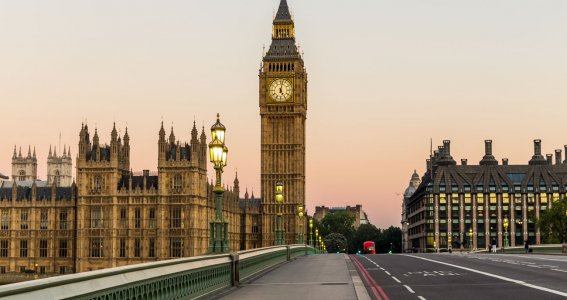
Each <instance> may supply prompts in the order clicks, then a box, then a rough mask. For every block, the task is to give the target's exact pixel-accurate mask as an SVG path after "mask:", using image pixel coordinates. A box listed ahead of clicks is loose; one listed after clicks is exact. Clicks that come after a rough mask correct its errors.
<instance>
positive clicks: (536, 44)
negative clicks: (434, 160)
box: [0, 0, 567, 228]
mask: <svg viewBox="0 0 567 300" xmlns="http://www.w3.org/2000/svg"><path fill="white" fill-rule="evenodd" d="M278 3H279V0H269V1H266V0H245V1H181V0H178V1H148V0H137V1H94V0H93V1H72V0H67V1H57V2H49V3H48V2H46V1H31V0H29V1H28V0H24V1H10V2H2V3H0V36H2V39H1V41H0V118H1V120H2V129H3V130H2V132H3V133H2V143H1V144H0V173H2V174H5V175H10V173H11V166H10V163H11V157H12V152H13V147H14V145H21V146H22V152H23V154H27V148H28V145H29V144H31V145H32V147H33V146H35V147H36V151H37V154H38V159H39V164H38V173H39V176H40V178H41V179H45V178H46V175H45V173H46V157H47V153H48V150H49V145H50V144H52V145H58V144H59V133H61V137H62V141H61V142H62V144H66V145H69V144H70V145H71V151H72V154H73V156H74V155H76V154H77V143H78V135H79V130H80V129H81V122H83V121H84V120H88V124H89V127H90V128H91V129H92V130H94V127H95V126H96V127H98V131H99V135H100V139H101V141H103V142H108V141H109V140H110V130H111V129H112V123H113V121H116V124H117V127H119V128H120V129H121V130H122V134H124V128H125V126H126V125H127V126H128V131H129V134H130V137H131V145H132V146H131V149H132V150H131V165H132V167H133V169H134V171H141V170H142V169H150V170H156V167H157V139H158V130H159V128H160V122H161V120H162V118H163V121H164V124H165V125H166V128H167V129H168V130H167V131H168V132H167V134H169V127H171V125H172V124H173V126H174V131H175V135H176V136H177V137H180V138H181V139H182V140H187V141H188V140H189V139H190V130H191V128H192V124H193V120H194V119H195V120H196V122H197V125H198V126H199V129H201V127H202V126H203V125H204V126H205V129H206V133H207V136H208V137H209V138H210V133H209V129H210V126H211V125H212V124H213V123H214V121H215V115H216V113H217V112H219V113H220V114H221V121H222V122H223V124H225V125H226V126H227V128H228V130H227V137H226V143H227V145H228V147H229V149H230V152H229V166H228V167H227V168H226V169H225V173H224V179H225V181H227V182H230V183H232V180H233V179H234V174H235V172H236V169H238V176H239V180H240V185H241V190H242V191H244V189H245V188H246V187H248V190H249V191H251V190H252V189H254V194H255V195H256V196H257V197H258V196H259V195H260V191H259V186H260V144H259V143H260V116H259V109H258V69H259V66H260V62H261V57H262V46H263V45H266V47H267V46H268V45H269V43H270V34H271V21H272V15H273V13H274V11H275V9H277V5H278ZM288 3H289V5H290V7H291V8H292V10H293V13H294V15H295V22H296V23H295V25H296V34H297V42H298V43H299V44H300V46H301V50H302V51H304V52H305V57H304V58H305V63H306V66H307V71H308V73H309V97H308V101H309V104H308V105H309V107H308V114H307V183H306V188H307V198H306V199H307V203H308V209H309V211H310V212H311V213H312V212H313V210H314V206H315V205H326V206H345V205H356V204H362V205H363V208H364V210H365V211H366V212H367V213H368V214H369V217H370V221H371V222H372V223H373V224H375V225H377V226H378V227H382V228H384V227H387V226H390V225H395V226H399V222H400V213H401V194H402V193H403V191H404V190H405V188H406V187H407V185H408V182H409V179H410V177H411V174H412V172H413V170H414V169H417V171H418V172H419V173H420V174H423V172H424V169H425V159H426V158H427V155H428V154H429V142H430V138H432V139H433V146H434V147H436V146H437V145H440V144H441V142H442V140H443V139H450V140H451V141H452V144H451V152H452V155H453V157H454V158H455V159H456V160H457V161H459V160H460V158H468V160H469V164H477V163H478V161H479V160H480V159H481V158H482V155H483V151H484V143H483V141H484V140H485V139H492V140H493V149H494V155H495V156H496V158H497V159H498V160H501V159H502V158H503V157H507V158H509V159H510V164H525V163H527V161H528V160H529V159H530V158H531V155H532V152H533V145H532V140H533V139H536V138H539V139H542V141H543V143H542V145H543V151H544V154H545V153H552V152H553V151H554V149H563V145H564V144H567V134H565V124H566V121H567V118H566V117H565V111H567V38H566V37H567V2H566V1H563V0H548V1H528V0H503V1H464V0H463V1H461V0H451V1H448V0H444V1H443V0H432V1H422V0H402V1H382V0H380V1H378V0H353V1H341V0H326V1H324V0H310V1H299V0H288ZM58 151H59V149H58ZM209 169H210V170H211V169H212V167H211V166H209ZM211 174H212V172H211ZM242 196H243V194H242Z"/></svg>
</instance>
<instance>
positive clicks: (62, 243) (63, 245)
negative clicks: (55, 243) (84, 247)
mask: <svg viewBox="0 0 567 300" xmlns="http://www.w3.org/2000/svg"><path fill="white" fill-rule="evenodd" d="M59 257H67V240H59Z"/></svg>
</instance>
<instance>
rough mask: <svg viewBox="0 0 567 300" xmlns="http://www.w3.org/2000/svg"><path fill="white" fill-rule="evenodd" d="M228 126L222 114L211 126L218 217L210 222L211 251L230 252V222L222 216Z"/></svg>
mask: <svg viewBox="0 0 567 300" xmlns="http://www.w3.org/2000/svg"><path fill="white" fill-rule="evenodd" d="M225 131H226V127H224V125H222V124H221V122H220V115H219V114H217V122H216V123H215V124H214V125H213V126H212V127H211V137H212V141H211V142H210V143H209V156H210V159H211V162H212V163H213V166H214V168H215V171H216V180H217V181H216V183H215V187H214V188H213V192H214V193H215V196H216V198H217V203H216V212H217V213H216V218H215V219H214V221H211V223H210V237H211V238H210V241H209V252H210V253H223V252H228V222H224V221H223V217H222V194H223V192H224V188H223V187H222V182H221V176H222V171H223V168H224V167H226V163H227V156H228V148H227V147H226V145H225V144H224V136H225Z"/></svg>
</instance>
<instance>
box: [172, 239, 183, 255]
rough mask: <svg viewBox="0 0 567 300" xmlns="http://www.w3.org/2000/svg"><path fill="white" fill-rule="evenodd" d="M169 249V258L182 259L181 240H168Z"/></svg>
mask: <svg viewBox="0 0 567 300" xmlns="http://www.w3.org/2000/svg"><path fill="white" fill-rule="evenodd" d="M169 249H171V253H170V255H169V256H170V257H182V256H183V241H182V240H181V238H170V239H169Z"/></svg>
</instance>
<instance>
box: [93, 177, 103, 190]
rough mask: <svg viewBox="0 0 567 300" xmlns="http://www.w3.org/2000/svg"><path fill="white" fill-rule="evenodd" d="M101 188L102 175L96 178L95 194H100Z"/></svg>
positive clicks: (94, 183)
mask: <svg viewBox="0 0 567 300" xmlns="http://www.w3.org/2000/svg"><path fill="white" fill-rule="evenodd" d="M101 188H102V178H101V177H100V175H97V176H95V177H94V182H93V190H94V191H95V192H100V189H101Z"/></svg>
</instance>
